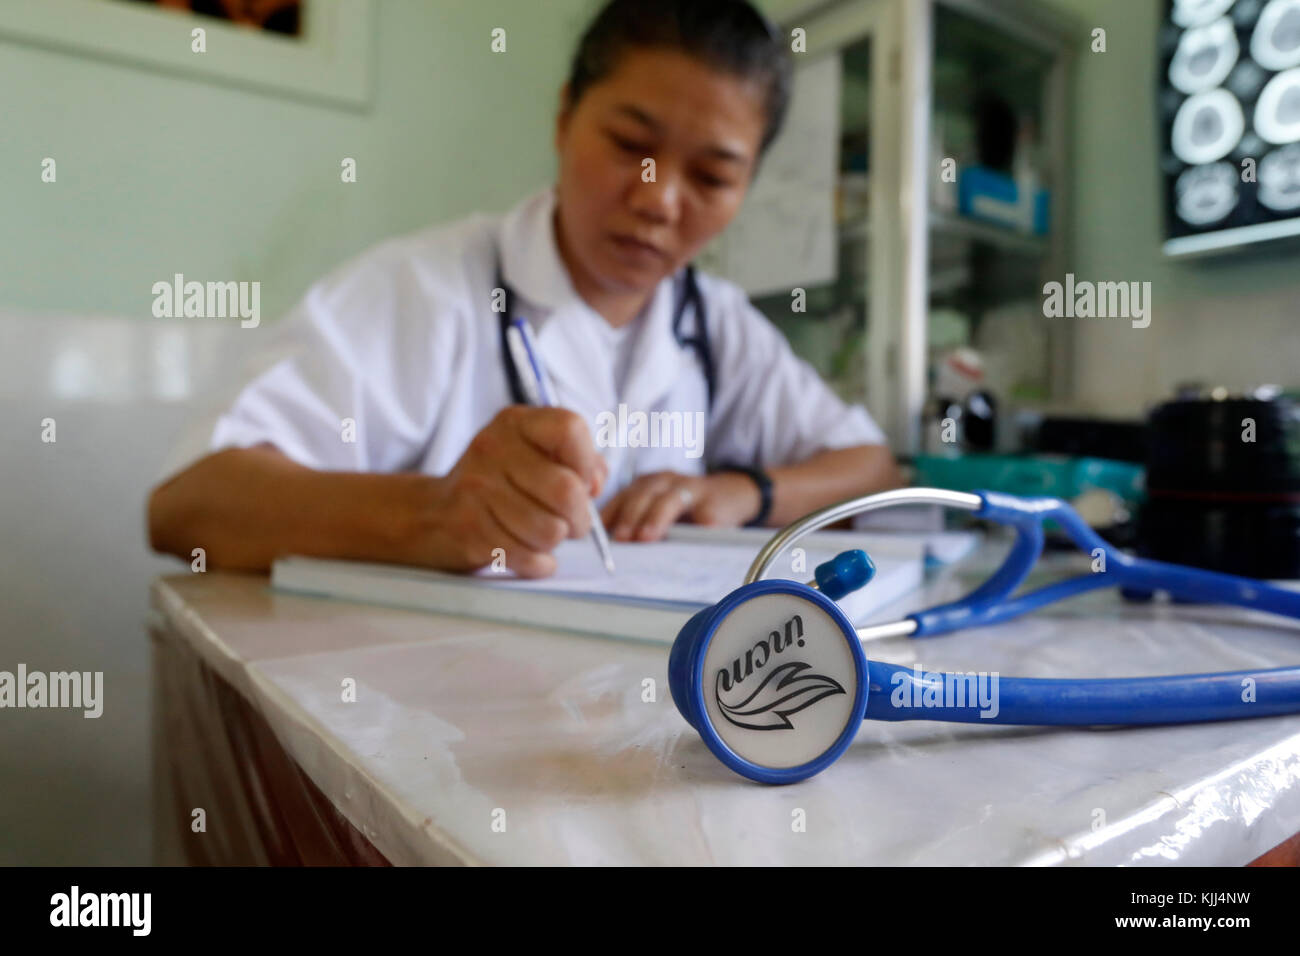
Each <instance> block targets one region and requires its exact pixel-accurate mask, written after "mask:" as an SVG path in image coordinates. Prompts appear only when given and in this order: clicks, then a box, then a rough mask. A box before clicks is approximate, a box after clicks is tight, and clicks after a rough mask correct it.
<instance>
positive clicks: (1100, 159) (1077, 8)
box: [1051, 0, 1300, 414]
mask: <svg viewBox="0 0 1300 956" xmlns="http://www.w3.org/2000/svg"><path fill="white" fill-rule="evenodd" d="M1051 2H1052V4H1053V5H1054V6H1057V7H1060V8H1062V9H1065V10H1067V11H1069V12H1071V13H1073V14H1074V15H1075V16H1076V17H1077V18H1078V19H1079V20H1080V21H1081V23H1083V24H1085V25H1086V26H1087V27H1088V28H1089V29H1091V28H1092V27H1103V28H1105V30H1106V40H1107V49H1106V52H1105V53H1092V52H1090V51H1089V50H1088V49H1087V48H1086V47H1085V48H1084V49H1083V50H1082V51H1081V52H1080V55H1079V57H1078V69H1077V72H1076V77H1075V91H1074V93H1075V95H1074V97H1073V99H1072V102H1071V122H1072V125H1073V138H1074V148H1073V153H1072V160H1071V161H1072V164H1073V168H1074V190H1073V203H1072V207H1073V215H1074V222H1073V228H1072V240H1073V253H1074V254H1073V256H1072V257H1071V261H1070V264H1069V266H1070V268H1071V269H1072V270H1073V271H1074V272H1075V274H1076V276H1077V277H1078V278H1080V279H1093V280H1124V279H1127V280H1137V281H1150V282H1151V284H1152V286H1151V292H1152V302H1153V316H1152V323H1151V326H1150V328H1148V329H1140V330H1139V329H1132V328H1130V327H1128V326H1127V324H1126V323H1123V322H1114V321H1108V320H1103V319H1095V320H1075V322H1076V329H1075V333H1076V334H1075V348H1074V365H1075V379H1076V382H1075V384H1076V392H1077V400H1078V402H1079V403H1080V404H1082V405H1084V406H1087V407H1090V408H1093V409H1095V410H1098V411H1104V412H1113V413H1117V414H1129V413H1132V412H1135V411H1138V410H1140V409H1141V407H1142V406H1143V405H1144V404H1147V403H1150V402H1152V401H1155V400H1157V399H1160V398H1162V397H1165V396H1167V395H1168V393H1169V390H1170V389H1171V388H1172V386H1173V385H1174V384H1175V383H1177V382H1179V381H1183V380H1202V381H1206V382H1211V383H1222V384H1225V385H1227V386H1229V387H1230V388H1243V387H1246V386H1248V385H1251V384H1257V383H1261V382H1276V383H1280V384H1283V385H1289V386H1297V385H1300V268H1297V256H1296V251H1295V248H1294V247H1289V246H1278V245H1263V246H1256V247H1254V248H1253V249H1252V250H1251V251H1250V252H1248V253H1246V254H1245V255H1236V256H1226V257H1215V258H1207V259H1198V260H1170V259H1167V258H1165V257H1164V255H1163V254H1162V253H1161V251H1160V245H1161V241H1162V230H1163V210H1162V204H1161V192H1160V181H1159V172H1158V168H1157V163H1158V161H1159V150H1160V142H1159V137H1160V132H1159V130H1158V128H1157V119H1156V112H1155V96H1156V31H1157V27H1158V24H1159V19H1160V16H1161V13H1162V11H1163V7H1164V5H1163V3H1162V2H1161V0H1051Z"/></svg>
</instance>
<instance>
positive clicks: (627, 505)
mask: <svg viewBox="0 0 1300 956" xmlns="http://www.w3.org/2000/svg"><path fill="white" fill-rule="evenodd" d="M762 503H763V502H762V497H761V496H760V495H759V492H758V486H757V485H755V484H754V481H753V479H751V478H750V477H749V476H748V475H745V474H742V473H739V472H719V473H718V474H714V475H681V474H678V473H677V472H675V471H657V472H654V473H653V474H649V475H641V476H640V477H638V478H637V479H636V480H634V481H633V482H632V483H631V484H630V485H628V486H627V487H626V488H624V489H622V490H621V491H619V493H618V494H616V495H615V496H614V497H613V498H611V499H610V500H609V501H607V502H606V503H605V506H604V507H603V508H601V511H600V517H601V520H602V521H604V522H605V527H606V529H607V530H608V531H609V533H610V536H611V537H612V538H614V540H616V541H657V540H659V539H660V538H662V537H663V536H664V532H666V531H667V530H668V528H669V526H670V525H672V524H673V523H675V522H677V521H687V520H689V521H691V522H693V523H695V524H703V525H713V526H715V527H721V528H735V527H738V526H740V525H743V524H745V523H746V522H748V521H751V520H753V518H754V516H755V515H757V514H758V509H759V508H760V507H761V506H762Z"/></svg>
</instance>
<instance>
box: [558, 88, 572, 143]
mask: <svg viewBox="0 0 1300 956" xmlns="http://www.w3.org/2000/svg"><path fill="white" fill-rule="evenodd" d="M572 115H573V103H572V100H571V98H570V95H569V84H568V83H565V84H564V86H563V87H562V88H561V89H560V111H559V112H558V113H556V114H555V151H556V152H557V153H560V152H563V151H564V141H565V139H566V138H567V136H568V132H569V118H570V117H571V116H572Z"/></svg>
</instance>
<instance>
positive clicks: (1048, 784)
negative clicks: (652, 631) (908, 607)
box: [164, 580, 1300, 865]
mask: <svg viewBox="0 0 1300 956" xmlns="http://www.w3.org/2000/svg"><path fill="white" fill-rule="evenodd" d="M968 586H969V582H967V581H957V580H947V581H944V582H939V583H938V584H936V587H935V589H932V590H931V591H930V593H928V594H927V595H925V597H924V600H925V602H926V603H933V602H935V601H937V600H943V599H946V598H947V597H949V596H955V593H959V592H961V591H964V590H966V589H967V588H968ZM945 589H952V590H953V591H954V592H955V593H954V594H952V595H949V594H947V593H944V592H945ZM259 600H265V598H261V597H259ZM294 601H298V602H308V601H309V599H304V598H298V599H285V598H278V599H276V602H277V603H276V613H277V623H278V627H279V628H280V631H278V632H277V633H275V634H273V635H268V638H267V644H268V646H267V648H266V649H265V652H261V651H260V649H258V650H259V652H258V653H256V654H253V655H251V656H252V660H251V662H250V663H248V665H247V668H248V673H249V674H250V682H249V683H250V687H252V688H253V698H252V699H253V700H254V702H255V705H256V707H257V709H258V711H259V712H260V713H261V714H262V716H263V717H264V718H265V720H266V728H270V729H269V730H268V729H266V728H264V730H263V733H264V734H265V735H267V737H268V739H269V737H270V736H273V737H274V738H275V739H276V740H278V741H279V743H280V744H281V745H282V746H283V747H284V748H285V750H286V752H287V754H288V756H289V757H290V758H292V761H293V762H294V763H295V764H296V765H297V766H300V767H301V768H302V773H303V774H304V775H305V777H307V778H310V780H311V781H314V783H315V786H316V787H317V788H318V789H319V792H320V794H323V796H324V798H325V800H326V801H327V803H328V804H330V805H332V806H333V807H337V808H338V811H339V813H341V814H342V816H343V817H345V818H346V819H347V820H350V821H351V822H352V824H353V825H354V827H355V829H356V830H359V831H360V833H362V834H364V835H365V836H366V837H367V838H369V840H370V843H371V844H373V847H374V848H375V849H377V850H378V851H379V852H381V853H382V854H383V856H384V857H385V858H387V859H388V860H391V861H392V862H394V863H437V862H446V861H448V860H449V859H451V860H459V861H466V862H485V863H505V864H566V863H569V864H628V863H631V864H638V863H639V864H707V863H718V864H759V865H763V864H773V865H798V864H817V863H823V864H824V863H866V864H904V865H906V864H931V865H933V864H1100V865H1113V864H1130V865H1132V864H1138V865H1140V864H1163V863H1188V864H1217V865H1239V864H1243V863H1247V862H1249V861H1251V860H1253V859H1255V858H1257V857H1259V856H1260V855H1261V854H1263V853H1265V852H1267V851H1268V850H1270V849H1271V848H1273V847H1275V846H1277V845H1279V844H1281V843H1283V842H1284V841H1286V840H1287V839H1288V838H1289V837H1291V836H1292V835H1293V834H1295V833H1296V832H1298V831H1300V716H1293V717H1274V718H1266V719H1261V720H1254V721H1235V722H1224V723H1217V724H1200V725H1183V726H1176V727H1145V728H1127V729H1117V728H1109V729H1089V728H1078V729H1070V728H1035V727H1013V726H1012V727H1005V726H992V727H981V726H977V725H964V724H941V723H937V722H931V721H915V722H908V723H878V722H868V723H866V724H865V725H864V727H863V728H862V729H861V730H860V731H859V734H858V737H857V740H856V741H855V743H854V745H853V746H851V747H850V748H849V750H848V751H847V752H846V753H845V755H844V756H843V757H842V758H841V759H840V760H839V761H838V762H837V763H836V764H835V765H833V766H832V767H830V768H828V769H827V770H826V771H824V772H823V773H821V774H819V775H818V776H816V777H813V778H811V779H809V780H806V781H804V782H802V783H799V784H795V785H792V786H788V787H776V788H773V787H764V786H762V785H758V784H754V783H751V782H749V781H746V780H744V779H742V778H740V777H738V776H736V775H735V774H733V773H732V772H731V771H729V770H727V769H726V768H725V767H724V766H722V765H721V764H720V763H719V762H718V761H717V760H716V759H715V758H714V757H713V756H712V754H711V753H710V752H709V751H708V750H707V748H706V747H705V746H704V744H703V742H702V741H701V740H700V739H699V737H698V735H697V734H696V733H695V732H694V731H693V730H692V729H691V728H690V727H688V726H687V725H686V724H685V722H684V721H683V720H682V718H681V717H680V716H679V715H678V714H677V713H676V710H675V709H674V707H673V704H672V702H671V700H670V698H669V695H668V694H667V683H666V664H667V654H666V652H665V651H664V650H663V649H661V648H647V647H641V646H634V645H627V644H619V643H616V642H608V641H601V640H598V639H591V638H582V637H576V636H567V635H561V634H552V633H549V632H542V631H521V630H517V629H512V628H506V627H493V626H488V625H484V624H483V623H481V622H478V623H474V622H466V621H465V620H463V619H453V618H438V617H429V616H426V615H419V614H407V613H405V612H400V611H391V610H377V609H376V610H371V611H368V612H367V613H368V614H370V615H372V618H371V619H372V620H373V621H374V622H376V623H373V624H372V625H371V628H372V631H380V630H382V631H383V633H384V636H385V637H386V638H387V639H388V640H387V642H386V643H382V644H379V643H374V642H371V643H368V644H365V646H361V644H360V642H358V646H348V645H347V644H346V643H345V641H344V638H345V637H346V636H347V635H348V634H351V633H354V632H355V631H357V629H358V623H357V621H358V620H359V619H358V618H357V617H355V616H353V617H345V618H343V619H342V620H338V621H335V620H333V619H328V618H324V617H322V616H320V615H319V612H314V613H313V614H312V615H311V616H310V617H309V616H308V613H307V612H306V611H304V612H303V619H304V622H305V623H310V626H311V641H312V642H314V643H315V645H316V646H318V647H319V648H320V650H309V649H305V648H303V649H297V650H295V652H294V653H293V654H287V653H285V652H284V650H283V648H284V647H285V646H288V645H295V646H296V643H295V642H296V641H297V636H296V635H294V634H292V633H288V632H287V631H286V630H285V628H289V630H290V631H291V630H292V628H291V627H290V626H289V625H290V624H291V623H292V622H291V621H290V620H289V617H290V615H289V612H288V611H287V610H286V609H288V608H293V607H304V608H308V607H312V606H313V605H310V604H295V603H294ZM334 607H336V608H339V607H342V608H347V607H348V606H346V605H337V604H336V605H334ZM240 611H241V613H242V614H243V617H244V618H247V617H248V616H249V615H248V612H247V609H242V608H241V609H240ZM347 613H349V614H350V613H352V612H347ZM357 613H359V612H357ZM1266 620H1267V621H1270V622H1271V621H1273V620H1274V619H1272V618H1265V617H1263V616H1261V615H1254V614H1251V613H1249V612H1242V611H1235V610H1229V609H1220V608H1198V607H1172V606H1160V605H1127V604H1125V603H1123V602H1122V601H1121V600H1120V599H1119V598H1118V596H1117V595H1116V594H1114V593H1113V592H1094V593H1092V594H1089V595H1085V596H1083V597H1081V598H1078V599H1076V600H1074V601H1072V602H1070V603H1068V604H1063V605H1058V606H1055V607H1054V608H1052V609H1051V610H1050V611H1045V612H1039V613H1037V614H1034V615H1031V616H1029V617H1026V618H1022V619H1019V620H1015V621H1011V622H1007V623H1004V624H999V625H996V626H993V627H985V628H979V629H974V630H970V631H965V632H961V633H959V634H957V635H953V636H950V637H943V638H933V639H928V640H918V641H910V640H905V639H903V640H893V641H882V642H875V643H871V644H869V645H867V654H868V656H869V657H872V658H875V659H880V660H888V661H893V662H896V663H901V664H911V663H916V664H919V665H923V666H925V667H926V668H928V669H959V670H963V671H970V670H973V671H998V672H1000V673H1002V674H1007V675H1012V674H1015V675H1018V676H1028V677H1083V676H1093V677H1123V676H1143V675H1154V674H1164V673H1175V672H1180V671H1185V672H1191V671H1215V670H1235V669H1246V668H1256V667H1258V668H1264V667H1273V666H1283V665H1286V664H1289V663H1293V662H1295V661H1296V660H1300V628H1297V627H1296V626H1295V625H1293V624H1288V623H1287V622H1285V621H1283V622H1281V626H1271V625H1270V624H1267V623H1265V621H1266ZM331 629H332V630H331ZM273 640H274V641H275V642H279V643H278V645H276V646H277V647H278V648H279V649H280V651H279V656H276V650H275V648H273V647H272V646H271V645H272V643H273ZM304 643H305V639H304ZM342 675H347V676H349V677H351V678H353V679H354V680H355V681H356V686H357V690H358V693H357V699H356V701H355V702H353V703H349V704H347V705H346V706H341V705H340V703H339V680H340V676H342ZM182 676H183V675H182ZM647 680H649V681H652V682H653V684H651V685H650V686H652V687H654V688H657V691H658V692H657V694H656V695H655V696H654V697H653V699H647V694H646V688H647V683H646V682H647ZM178 683H180V682H178ZM209 693H210V692H209ZM216 696H217V698H218V699H219V698H220V695H216ZM183 703H184V702H183V701H176V700H173V701H171V703H170V704H168V705H167V707H165V708H164V710H167V709H168V708H171V709H172V710H179V712H180V713H181V714H182V716H183V715H184V714H185V713H186V712H187V711H188V710H189V709H190V708H189V705H188V704H187V705H185V706H181V705H182V704H183ZM213 706H216V707H217V713H218V715H219V717H218V720H219V721H223V720H225V719H227V718H226V717H225V716H224V714H221V713H220V706H219V705H213ZM226 736H227V737H228V738H229V739H228V740H225V741H224V742H220V743H211V742H208V743H207V744H205V745H204V746H199V745H198V744H196V745H195V748H194V753H195V759H196V760H197V759H199V757H200V755H202V754H205V753H209V752H211V753H212V755H213V757H214V758H215V759H217V760H219V761H224V763H222V764H220V765H219V766H221V767H222V768H224V769H221V770H218V771H216V772H215V773H210V772H208V771H206V770H205V769H203V768H201V767H198V768H194V770H193V772H194V773H197V774H200V775H201V776H200V779H203V778H202V775H204V774H206V775H207V776H208V777H209V778H217V782H220V781H221V779H222V778H223V777H228V779H229V780H232V781H233V780H238V782H239V794H240V795H242V798H243V799H244V800H245V801H247V803H248V804H249V808H248V809H247V810H246V811H243V812H244V813H246V815H247V818H248V820H247V822H246V823H241V824H240V825H239V826H238V827H236V829H237V830H238V831H239V832H241V833H244V834H253V835H255V836H257V837H258V838H259V839H262V840H264V841H266V842H268V843H270V842H272V841H273V840H274V839H275V838H274V837H271V836H264V835H263V830H264V829H265V830H269V831H271V832H272V833H282V832H283V828H286V827H288V826H291V825H293V824H294V823H296V822H298V817H304V818H307V819H310V818H311V817H312V816H313V815H315V816H319V817H321V818H322V819H323V820H325V821H327V822H328V821H329V820H330V818H329V816H328V814H327V813H322V812H321V811H320V809H319V806H318V805H313V804H311V803H310V802H306V803H305V805H304V807H303V808H301V809H298V810H293V811H282V810H280V809H278V808H277V807H276V806H275V804H276V801H277V798H276V796H275V794H274V792H273V791H274V786H275V784H274V780H273V775H270V774H261V775H251V774H249V773H248V772H247V771H243V770H239V769H238V768H239V767H240V766H241V764H247V763H251V764H256V763H257V758H256V757H255V756H254V755H256V754H257V753H258V750H259V748H260V746H261V743H260V741H259V740H249V739H247V737H248V734H247V731H246V730H244V729H242V725H240V724H238V723H237V724H236V729H235V730H234V731H232V732H229V733H228V734H227V735H226ZM204 743H205V742H200V744H204ZM214 747H215V748H216V749H215V750H214ZM226 749H228V750H229V751H230V752H229V753H223V750H226ZM186 766H188V764H182V763H181V762H180V761H179V760H178V761H177V762H175V763H174V764H173V770H174V771H176V772H177V773H178V774H180V775H184V774H185V773H189V772H190V771H188V770H186V769H185V768H186ZM239 774H242V775H243V776H239ZM291 779H292V777H291ZM210 785H211V783H210ZM231 786H233V785H231ZM191 799H192V798H191V797H189V796H188V795H186V796H185V798H184V799H182V800H180V801H179V802H178V803H177V804H176V811H175V813H174V814H173V815H177V814H179V813H180V812H182V811H185V812H187V811H186V807H187V806H188V805H189V803H188V802H187V801H191ZM195 799H196V798H195ZM795 809H799V810H802V811H803V814H804V818H805V819H806V820H807V828H806V832H795V831H794V829H793V828H792V827H791V814H792V812H793V810H795ZM497 813H501V814H502V817H501V819H502V822H503V824H504V823H505V821H506V818H507V817H508V826H503V828H502V829H497V828H495V827H494V826H493V825H492V822H493V821H494V820H495V819H496V814H497ZM268 821H270V823H268ZM209 831H210V832H211V831H212V823H211V816H209ZM344 832H345V833H346V832H347V831H344ZM243 839H244V842H245V843H251V842H253V841H252V838H251V837H248V836H245V837H243ZM306 839H307V838H304V837H299V836H298V835H296V834H295V835H293V836H291V837H287V838H280V839H279V842H278V844H277V846H278V847H280V851H279V852H283V853H285V854H286V855H288V856H292V855H293V854H295V853H297V854H298V855H300V856H304V857H305V856H306V853H305V852H304V851H303V850H302V849H301V847H300V846H299V843H298V841H299V840H302V841H304V842H305V841H306ZM330 839H333V840H334V841H335V842H337V843H339V844H340V845H342V850H343V852H349V848H348V847H347V845H346V839H347V838H346V837H342V836H339V835H338V834H335V835H333V836H332V837H330ZM241 849H242V848H241ZM351 849H352V850H355V847H353V848H351ZM264 855H265V857H266V858H267V859H270V858H271V856H272V854H271V853H269V852H268V853H265V854H264Z"/></svg>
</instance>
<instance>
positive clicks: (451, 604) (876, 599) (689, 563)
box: [271, 525, 926, 644]
mask: <svg viewBox="0 0 1300 956" xmlns="http://www.w3.org/2000/svg"><path fill="white" fill-rule="evenodd" d="M770 538H771V532H770V531H765V530H763V529H728V530H718V529H709V528H693V527H691V526H687V525H683V526H678V527H676V528H673V529H671V530H670V531H669V533H668V536H667V537H666V538H665V539H663V540H661V541H655V542H636V543H632V542H617V541H616V542H613V543H612V547H613V549H614V562H615V565H616V566H617V568H618V571H617V573H616V574H615V575H612V576H611V575H608V574H606V572H605V570H604V567H603V566H602V565H601V563H600V559H599V557H598V555H597V552H596V549H595V547H594V546H593V545H592V543H591V541H590V540H588V539H583V540H580V541H578V540H573V541H565V542H563V543H562V544H561V545H560V546H559V547H558V548H556V550H555V552H554V553H555V556H556V559H557V562H558V569H557V571H556V573H555V574H554V575H553V576H551V577H548V578H536V579H521V578H517V577H514V576H513V575H511V574H509V573H508V572H507V573H493V572H492V571H491V570H490V569H483V570H482V571H480V572H478V573H476V574H473V575H459V574H447V573H443V572H440V571H428V570H423V569H419V568H411V567H404V566H400V565H390V564H369V563H362V562H353V561H330V560H322V559H317V558H303V557H288V558H282V559H280V560H278V561H276V562H275V564H274V566H273V568H272V572H271V586H272V588H274V589H276V590H280V591H286V592H292V593H298V594H312V595H321V596H326V597H331V598H337V599H341V600H349V601H361V602H365V603H372V604H382V605H387V606H392V607H403V608H413V609H418V610H427V611H436V612H439V613H443V614H457V615H464V616H468V617H478V618H484V619H488V620H495V621H502V622H505V623H509V624H521V625H527V626H531V627H541V628H548V629H553V630H562V631H576V632H580V633H585V634H596V635H602V636H609V637H619V638H631V639H637V640H648V641H655V642H659V643H663V644H671V643H672V641H673V639H674V638H675V637H676V636H677V632H678V631H679V630H680V629H681V627H682V625H683V624H685V623H686V621H687V620H688V619H689V618H690V617H691V615H692V614H694V613H695V612H696V611H698V610H700V609H701V608H703V607H705V606H706V605H708V604H712V603H714V602H716V601H718V600H720V599H721V598H723V597H725V596H726V595H727V594H729V593H730V592H731V591H732V590H734V589H735V588H737V587H739V586H740V584H741V583H742V582H743V580H744V578H745V573H746V572H747V571H748V570H749V566H750V564H751V563H752V562H753V560H754V556H755V555H756V554H757V553H758V551H759V549H760V548H761V547H762V546H763V544H764V543H765V542H766V541H768V540H769V539H770ZM795 547H796V548H798V549H802V553H800V552H798V551H795V550H790V551H788V552H787V553H784V554H782V555H780V556H778V557H777V559H776V561H775V562H774V563H773V564H772V566H771V567H770V568H769V569H768V572H767V574H766V575H765V577H767V578H789V579H792V580H797V581H808V580H810V579H811V578H812V577H813V572H814V570H815V568H816V567H817V565H818V564H821V563H822V562H824V561H828V560H830V559H831V558H833V557H834V556H835V555H836V554H838V553H840V552H841V551H845V550H848V549H850V548H859V547H860V548H863V549H864V550H866V551H867V553H868V554H870V555H871V558H872V560H873V561H874V562H875V564H876V576H875V578H873V579H872V581H871V582H870V583H869V584H868V585H867V586H866V587H864V588H862V589H861V590H859V591H857V592H854V593H853V594H850V595H848V596H846V597H845V598H844V599H843V600H842V601H841V602H840V606H841V607H842V608H843V609H844V611H845V614H846V615H847V616H848V618H849V620H850V621H852V622H853V623H854V624H861V623H863V622H864V621H865V620H866V619H867V618H868V617H870V616H871V615H873V614H874V613H875V612H878V611H879V610H880V609H881V608H883V607H885V606H886V605H888V604H889V603H891V602H893V601H895V600H897V599H898V598H900V597H902V596H904V595H905V594H907V593H908V592H909V591H912V590H913V589H915V588H917V587H918V586H919V585H920V584H921V581H922V577H923V572H924V564H925V555H926V547H925V541H924V540H923V538H922V537H920V536H916V535H907V536H891V535H881V534H863V533H861V532H852V531H822V532H816V533H814V534H810V535H807V536H806V537H804V538H802V539H800V541H799V542H798V543H797V544H796V546H795Z"/></svg>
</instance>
